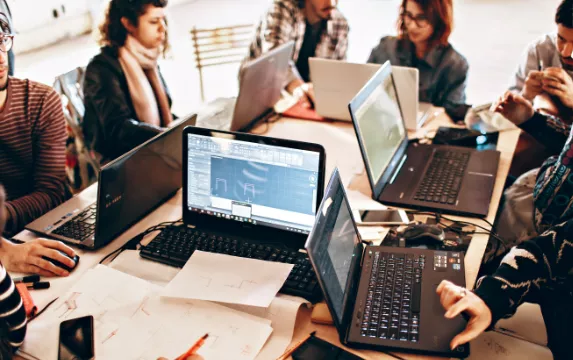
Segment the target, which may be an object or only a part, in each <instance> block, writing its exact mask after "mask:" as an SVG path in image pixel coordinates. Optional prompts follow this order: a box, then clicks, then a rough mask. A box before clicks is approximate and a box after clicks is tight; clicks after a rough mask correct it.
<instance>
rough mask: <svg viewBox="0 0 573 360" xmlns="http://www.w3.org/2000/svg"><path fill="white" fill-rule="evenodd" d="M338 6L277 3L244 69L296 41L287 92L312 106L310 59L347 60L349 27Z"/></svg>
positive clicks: (325, 1) (313, 0)
mask: <svg viewBox="0 0 573 360" xmlns="http://www.w3.org/2000/svg"><path fill="white" fill-rule="evenodd" d="M337 5H338V0H273V3H272V5H271V6H270V8H269V9H268V11H267V12H266V14H264V16H263V17H262V19H261V21H260V23H259V24H258V26H257V29H256V35H255V38H254V39H253V41H252V43H251V45H250V47H249V55H248V56H247V58H246V59H245V61H244V62H243V65H244V64H245V63H247V62H248V61H251V60H254V59H256V58H258V57H259V56H261V55H262V54H263V53H265V52H267V51H269V50H272V49H274V48H276V47H278V46H280V45H282V44H285V43H287V42H289V41H294V43H295V48H294V53H293V60H292V62H291V70H290V74H289V78H288V81H287V86H286V89H287V91H288V92H290V93H291V94H293V95H295V96H297V97H300V98H301V99H303V101H304V103H305V104H306V106H310V105H311V103H313V102H314V91H313V88H312V84H311V83H310V78H309V68H308V58H310V57H320V58H325V59H333V60H346V50H347V48H348V31H349V27H348V22H347V21H346V18H345V17H344V16H343V15H342V13H341V12H340V11H339V10H338V9H337V8H336V6H337Z"/></svg>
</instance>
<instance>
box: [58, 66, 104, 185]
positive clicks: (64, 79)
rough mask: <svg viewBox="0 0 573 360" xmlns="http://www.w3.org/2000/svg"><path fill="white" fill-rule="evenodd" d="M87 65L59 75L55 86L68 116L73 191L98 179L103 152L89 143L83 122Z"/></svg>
mask: <svg viewBox="0 0 573 360" xmlns="http://www.w3.org/2000/svg"><path fill="white" fill-rule="evenodd" d="M84 75H85V68H82V67H78V68H76V69H73V70H71V71H68V72H67V73H65V74H62V75H59V76H57V77H56V80H55V82H54V89H55V90H56V92H57V93H58V94H59V95H60V99H61V101H62V108H63V111H64V118H65V119H66V132H67V135H68V138H67V140H66V174H67V180H68V186H69V188H70V190H71V191H72V193H77V192H79V191H81V190H83V189H85V188H86V187H88V186H89V185H91V184H93V183H94V182H95V181H97V176H98V173H99V170H100V163H99V160H100V159H101V156H99V154H97V153H96V152H95V151H93V150H92V149H90V148H89V146H88V145H87V144H86V143H85V140H84V135H83V130H82V123H83V118H84V114H85V107H84V96H83V91H82V89H83V82H84Z"/></svg>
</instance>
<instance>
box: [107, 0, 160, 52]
mask: <svg viewBox="0 0 573 360" xmlns="http://www.w3.org/2000/svg"><path fill="white" fill-rule="evenodd" d="M167 2H168V0H111V1H110V2H109V5H108V8H107V10H106V14H105V19H104V21H103V23H102V24H101V25H100V26H99V32H100V38H99V41H98V42H99V44H100V46H111V47H113V48H120V47H122V46H123V45H124V44H125V39H126V38H127V29H126V28H125V26H123V24H122V23H121V19H122V18H126V19H127V20H128V21H129V22H130V23H131V24H132V25H133V26H136V27H137V26H138V25H139V17H140V16H141V15H143V14H145V12H146V11H147V7H148V6H155V7H161V8H163V7H166V6H167ZM168 50H169V41H168V30H167V29H166V30H165V44H164V47H163V55H165V53H166V52H167V51H168Z"/></svg>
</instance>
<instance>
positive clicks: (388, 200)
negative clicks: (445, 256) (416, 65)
mask: <svg viewBox="0 0 573 360" xmlns="http://www.w3.org/2000/svg"><path fill="white" fill-rule="evenodd" d="M348 107H349V110H350V115H351V117H352V122H353V124H354V129H355V131H356V135H357V138H358V144H359V145H360V151H361V152H362V158H363V159H364V165H365V168H366V172H367V173H368V179H369V181H370V187H371V189H372V196H373V198H374V199H375V200H378V201H380V202H381V203H384V204H387V205H394V206H400V207H406V208H412V209H421V210H429V211H438V212H443V213H450V214H456V215H463V216H475V217H483V216H486V215H487V214H488V211H489V205H490V201H491V196H492V193H493V187H494V185H495V179H496V174H497V168H498V164H499V157H500V153H499V152H498V151H495V150H484V151H477V150H475V149H471V148H467V147H456V146H451V145H424V144H419V143H418V142H411V143H410V142H409V141H408V136H407V132H406V127H405V126H404V120H403V116H402V112H401V110H400V109H401V108H400V102H399V99H398V96H397V94H396V88H395V86H394V80H393V75H392V68H391V66H390V62H386V63H385V64H384V65H383V66H381V67H380V69H378V71H377V72H376V74H374V76H373V77H372V78H371V79H370V81H369V82H368V83H367V84H366V85H365V86H364V88H362V90H360V91H359V92H358V94H357V95H356V97H355V98H354V99H352V101H351V102H350V104H349V105H348Z"/></svg>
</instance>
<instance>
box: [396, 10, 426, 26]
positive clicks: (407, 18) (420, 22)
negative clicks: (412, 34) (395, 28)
mask: <svg viewBox="0 0 573 360" xmlns="http://www.w3.org/2000/svg"><path fill="white" fill-rule="evenodd" d="M402 19H404V23H405V24H408V23H411V22H412V21H413V22H415V23H416V26H417V27H419V28H425V27H426V26H428V25H430V21H429V20H428V18H427V17H426V15H423V14H421V15H417V16H414V15H413V14H412V13H411V12H409V11H404V12H403V13H402Z"/></svg>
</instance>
